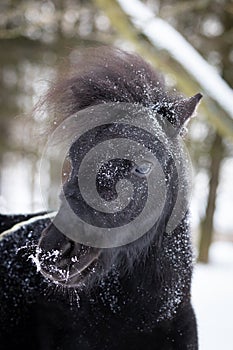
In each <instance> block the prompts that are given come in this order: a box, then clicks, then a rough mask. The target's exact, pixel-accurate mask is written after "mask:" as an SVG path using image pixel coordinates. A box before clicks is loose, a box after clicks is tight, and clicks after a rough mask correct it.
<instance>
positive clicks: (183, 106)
mask: <svg viewBox="0 0 233 350" xmlns="http://www.w3.org/2000/svg"><path fill="white" fill-rule="evenodd" d="M201 98H202V94H200V93H198V94H196V95H194V96H192V97H190V98H186V99H184V100H180V101H179V102H177V103H176V104H175V105H174V107H173V110H174V114H175V115H176V125H175V127H176V129H177V130H178V131H179V130H180V129H181V128H182V126H183V125H184V124H185V123H186V122H187V121H188V120H189V119H190V118H191V117H192V116H194V114H195V111H196V108H197V106H198V104H199V102H200V100H201Z"/></svg>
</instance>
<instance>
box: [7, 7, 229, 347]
mask: <svg viewBox="0 0 233 350" xmlns="http://www.w3.org/2000/svg"><path fill="white" fill-rule="evenodd" d="M232 23H233V2H232V0H196V1H189V0H163V1H157V0H144V1H143V0H141V1H139V0H129V1H126V0H85V1H84V0H65V1H61V0H53V1H52V0H51V1H46V0H45V1H43V0H41V1H34V0H1V2H0V102H1V107H0V211H1V212H3V213H25V212H36V211H40V210H43V209H44V206H43V201H42V198H41V193H40V170H39V168H40V159H41V154H42V152H43V146H44V144H43V142H41V136H42V134H43V130H44V129H43V128H44V126H45V125H46V121H47V119H48V118H49V115H48V114H46V113H42V112H41V113H33V108H34V107H35V105H36V103H37V102H38V101H39V99H40V96H42V95H43V93H44V92H45V91H46V89H47V87H48V85H49V82H50V81H51V80H53V79H54V78H55V77H56V76H57V75H59V73H60V72H59V69H58V67H59V66H60V65H61V64H62V63H64V61H65V60H66V59H67V57H68V58H69V60H70V61H72V58H73V57H75V55H76V54H77V52H78V50H79V49H80V48H82V47H87V46H93V45H100V44H103V43H104V44H114V45H116V46H118V47H121V48H123V49H126V50H130V51H136V52H138V53H139V54H141V55H142V56H143V57H144V58H145V59H146V60H148V61H149V62H151V64H152V65H154V66H155V67H156V68H157V69H160V70H161V71H162V72H163V73H164V74H165V75H166V80H167V83H168V84H169V85H170V86H171V87H172V88H177V89H178V90H179V91H181V92H182V93H184V94H185V95H187V96H191V95H194V94H195V93H197V92H202V93H203V95H204V99H203V102H202V103H201V106H200V107H199V110H198V117H197V118H195V119H193V120H192V121H191V123H190V124H189V134H188V135H187V137H186V140H185V142H186V145H187V147H188V149H189V152H190V155H191V159H192V163H193V169H194V178H193V194H192V202H191V204H192V225H193V242H194V246H195V251H196V260H197V265H196V270H195V274H194V283H193V301H194V305H195V308H196V312H197V317H198V323H199V332H200V345H201V346H200V348H201V350H217V349H219V348H220V347H224V350H230V349H232V348H233V338H232V330H233V328H232V327H233V326H232V325H233V316H232V315H233V298H232V295H233V287H232V282H231V281H232V278H233V219H232V207H233V200H232V198H233V181H232V178H233V145H232V143H233V94H232V90H231V86H232V84H233V70H232V62H233V41H232V37H233V27H232ZM180 34H181V35H180ZM193 49H194V50H193ZM198 53H199V54H200V55H201V57H200V56H199V55H198ZM55 169H56V164H53V161H52V160H51V162H49V163H48V164H47V169H43V171H45V172H46V174H47V183H46V184H44V186H47V187H50V188H51V187H52V186H53V184H54V183H56V181H58V179H57V178H56V171H55ZM48 193H51V191H49V192H48ZM43 200H45V201H46V202H47V203H49V206H50V207H51V208H53V207H54V206H55V203H54V202H53V198H50V197H48V198H43Z"/></svg>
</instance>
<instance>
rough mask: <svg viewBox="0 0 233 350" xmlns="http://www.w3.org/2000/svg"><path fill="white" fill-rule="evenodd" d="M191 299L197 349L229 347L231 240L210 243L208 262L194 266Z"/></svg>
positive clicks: (232, 338) (232, 345)
mask: <svg viewBox="0 0 233 350" xmlns="http://www.w3.org/2000/svg"><path fill="white" fill-rule="evenodd" d="M192 298H193V306H194V309H195V312H196V316H197V321H198V331H199V342H200V350H220V349H223V350H232V349H233V243H231V242H215V243H213V244H212V246H211V249H210V263H209V264H208V265H203V264H197V265H196V267H195V270H194V276H193V288H192Z"/></svg>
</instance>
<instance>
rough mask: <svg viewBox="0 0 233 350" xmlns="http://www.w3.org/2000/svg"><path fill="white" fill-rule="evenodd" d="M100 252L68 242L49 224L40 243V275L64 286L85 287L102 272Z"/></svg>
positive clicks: (37, 259) (38, 255)
mask: <svg viewBox="0 0 233 350" xmlns="http://www.w3.org/2000/svg"><path fill="white" fill-rule="evenodd" d="M100 253H101V249H99V248H93V247H89V246H85V245H82V244H79V243H76V242H74V241H71V240H69V239H68V238H67V237H65V236H64V235H63V234H61V233H60V232H59V231H58V230H57V229H56V228H55V227H54V226H53V225H50V226H49V227H48V228H47V229H46V230H45V232H44V233H43V235H42V238H41V240H40V242H39V246H38V251H37V255H36V261H37V263H38V266H39V270H40V272H41V274H42V275H43V276H44V277H45V278H46V279H48V280H50V281H52V282H54V283H55V284H57V285H62V286H64V287H77V286H80V285H85V283H86V281H87V279H88V278H89V277H90V276H92V275H93V274H95V273H96V270H98V269H99V256H100Z"/></svg>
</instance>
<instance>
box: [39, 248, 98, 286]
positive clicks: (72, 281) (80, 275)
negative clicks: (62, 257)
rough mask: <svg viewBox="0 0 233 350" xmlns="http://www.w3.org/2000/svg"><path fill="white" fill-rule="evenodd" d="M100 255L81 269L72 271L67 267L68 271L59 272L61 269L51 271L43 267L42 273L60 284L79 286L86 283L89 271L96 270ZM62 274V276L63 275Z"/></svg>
mask: <svg viewBox="0 0 233 350" xmlns="http://www.w3.org/2000/svg"><path fill="white" fill-rule="evenodd" d="M98 256H99V254H98V255H97V256H95V257H93V259H92V260H90V262H89V263H88V264H87V265H85V266H83V267H82V269H81V270H79V269H76V271H75V272H73V273H70V268H69V267H68V268H67V271H62V273H61V272H59V269H58V270H57V271H58V272H57V273H56V272H50V271H48V270H46V269H44V268H41V271H40V272H41V274H42V275H43V276H44V277H45V278H46V279H48V280H50V281H52V282H54V283H56V284H60V285H62V286H67V287H72V286H77V285H80V284H82V283H84V281H85V279H86V277H87V276H88V275H89V273H90V272H91V271H92V272H94V269H95V267H96V265H97V260H98ZM61 275H62V276H61Z"/></svg>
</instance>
